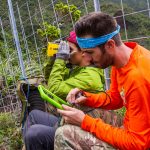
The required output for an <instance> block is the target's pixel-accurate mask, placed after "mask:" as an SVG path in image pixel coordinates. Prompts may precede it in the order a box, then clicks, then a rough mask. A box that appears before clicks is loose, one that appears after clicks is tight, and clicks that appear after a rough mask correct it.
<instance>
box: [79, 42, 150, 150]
mask: <svg viewBox="0 0 150 150" xmlns="http://www.w3.org/2000/svg"><path fill="white" fill-rule="evenodd" d="M125 44H126V45H127V46H128V47H130V48H132V49H133V51H132V53H131V56H130V59H129V61H128V63H127V65H125V66H124V67H122V68H120V69H117V68H115V67H112V72H111V86H110V90H109V91H107V94H108V95H107V96H106V94H105V93H100V94H91V93H87V92H85V93H84V94H85V95H86V96H87V97H88V100H87V102H86V105H87V106H91V107H100V108H104V109H117V108H121V107H122V106H125V107H126V109H127V111H126V114H125V118H124V129H121V128H117V127H112V126H111V125H108V124H106V123H104V122H103V121H102V120H101V119H94V118H91V117H90V116H88V115H86V116H85V118H84V120H83V122H82V125H81V127H82V129H84V130H86V131H89V132H91V133H93V134H94V135H96V136H97V137H98V138H99V139H101V140H103V141H105V142H107V143H109V144H111V145H113V146H114V147H116V148H118V149H122V150H126V149H128V150H144V149H148V148H150V51H148V50H146V49H145V48H143V47H142V46H140V45H138V44H137V43H134V42H129V43H125Z"/></svg>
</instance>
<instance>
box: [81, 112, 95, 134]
mask: <svg viewBox="0 0 150 150" xmlns="http://www.w3.org/2000/svg"><path fill="white" fill-rule="evenodd" d="M94 122H95V119H94V118H92V117H90V116H89V115H85V117H84V119H83V121H82V124H81V128H82V129H83V130H86V131H90V129H91V128H92V126H93V124H94Z"/></svg>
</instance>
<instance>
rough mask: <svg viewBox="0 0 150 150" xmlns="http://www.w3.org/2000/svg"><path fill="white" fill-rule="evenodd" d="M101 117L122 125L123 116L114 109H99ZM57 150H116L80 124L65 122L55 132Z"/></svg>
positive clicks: (115, 124) (113, 123)
mask: <svg viewBox="0 0 150 150" xmlns="http://www.w3.org/2000/svg"><path fill="white" fill-rule="evenodd" d="M99 112H100V116H101V117H100V118H101V119H102V120H103V121H104V122H105V123H107V124H111V125H112V126H116V127H122V121H123V120H122V117H121V116H120V115H118V114H116V113H115V112H114V111H106V110H102V109H99ZM54 147H55V150H115V148H114V147H112V146H111V145H109V144H107V143H105V142H103V141H101V140H99V139H98V138H96V137H95V136H94V135H92V134H91V133H89V132H86V131H84V130H82V129H81V128H80V127H78V126H74V125H68V124H65V125H64V126H62V127H60V128H58V129H57V130H56V134H55V146H54Z"/></svg>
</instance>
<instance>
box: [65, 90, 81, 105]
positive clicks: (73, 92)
mask: <svg viewBox="0 0 150 150" xmlns="http://www.w3.org/2000/svg"><path fill="white" fill-rule="evenodd" d="M80 91H81V90H80V89H78V88H75V89H73V90H71V91H70V92H69V94H68V95H67V98H66V100H67V101H68V102H70V103H75V100H76V94H77V93H79V92H80Z"/></svg>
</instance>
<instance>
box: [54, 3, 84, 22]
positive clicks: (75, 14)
mask: <svg viewBox="0 0 150 150" xmlns="http://www.w3.org/2000/svg"><path fill="white" fill-rule="evenodd" d="M55 9H56V10H57V12H58V15H59V18H61V17H63V16H66V15H69V13H70V14H71V16H72V19H73V21H77V20H78V19H79V18H80V15H81V11H80V10H78V8H77V6H75V5H69V6H68V5H66V4H63V3H58V4H56V5H55ZM67 18H68V17H67ZM70 19H71V18H70Z"/></svg>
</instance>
